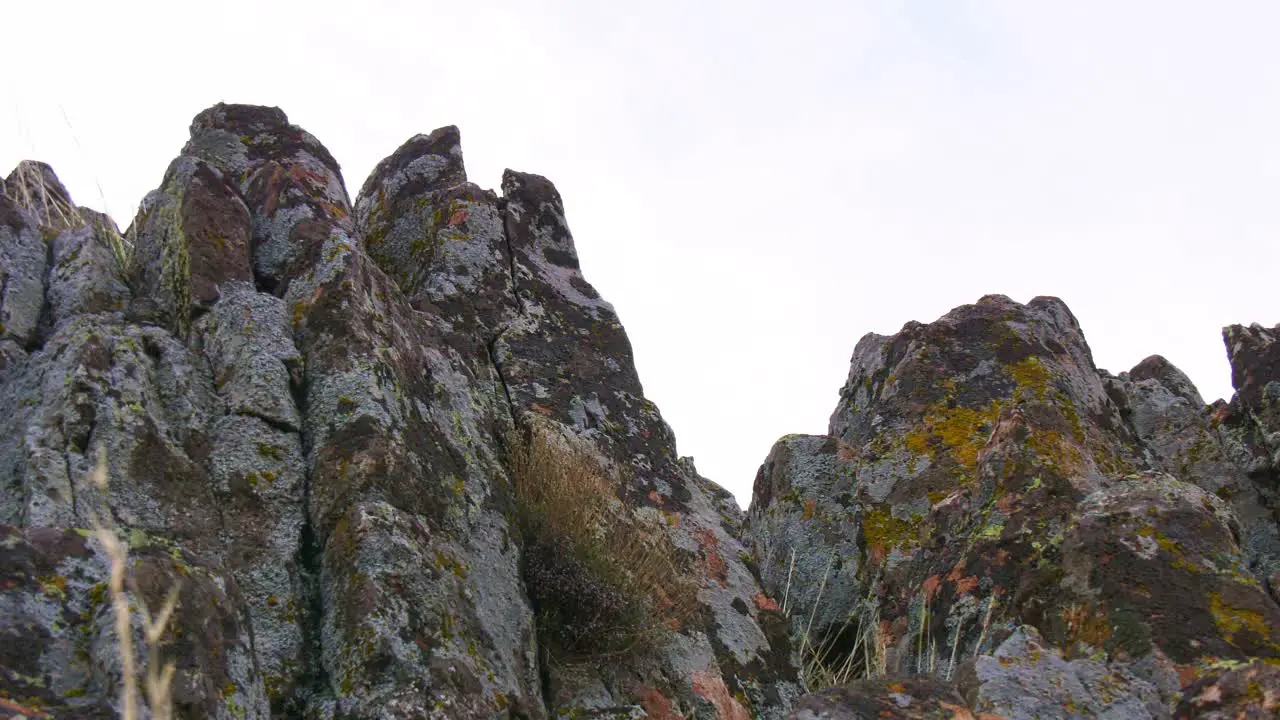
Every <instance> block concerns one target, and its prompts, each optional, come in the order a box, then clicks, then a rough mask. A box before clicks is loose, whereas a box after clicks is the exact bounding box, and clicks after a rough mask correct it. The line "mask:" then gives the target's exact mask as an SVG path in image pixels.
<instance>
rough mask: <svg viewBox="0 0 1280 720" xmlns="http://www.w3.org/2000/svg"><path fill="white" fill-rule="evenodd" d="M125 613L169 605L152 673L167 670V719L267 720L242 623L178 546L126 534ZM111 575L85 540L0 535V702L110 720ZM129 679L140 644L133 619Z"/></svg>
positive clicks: (113, 689)
mask: <svg viewBox="0 0 1280 720" xmlns="http://www.w3.org/2000/svg"><path fill="white" fill-rule="evenodd" d="M124 537H125V539H126V540H127V542H128V544H129V546H130V549H129V552H130V559H131V561H132V562H131V568H130V576H131V578H132V579H133V581H134V583H135V584H136V587H137V591H138V592H137V594H133V593H131V598H130V599H131V603H132V604H133V605H135V606H136V605H139V604H140V603H145V604H146V605H147V606H148V607H150V608H151V610H152V611H153V612H156V611H158V610H159V609H160V607H161V606H162V605H163V603H164V600H165V598H166V596H167V595H168V593H169V592H170V590H171V589H173V588H177V590H178V604H177V608H176V611H175V612H174V614H173V616H172V618H171V619H170V622H169V624H168V626H167V627H168V631H167V632H166V633H165V634H164V636H163V642H164V646H163V648H162V651H161V661H162V662H169V661H172V662H173V663H174V664H175V675H174V680H173V683H172V687H173V699H174V710H175V713H176V715H175V716H176V717H189V718H196V717H201V718H205V717H207V718H221V719H225V720H232V719H233V718H234V719H236V720H240V719H242V718H267V717H269V714H268V710H267V703H266V694H265V693H264V692H263V687H262V682H261V679H260V678H259V676H258V672H257V668H256V663H255V658H254V647H253V644H252V635H251V633H250V631H249V627H248V622H247V612H246V610H245V607H244V604H243V602H242V601H241V599H240V597H239V594H238V592H237V589H236V584H235V581H234V580H233V579H231V578H230V577H228V576H226V575H224V574H221V573H219V572H218V571H216V570H214V569H211V568H209V567H207V566H203V565H201V564H200V563H199V562H198V561H197V560H196V559H194V558H192V557H191V556H190V555H189V554H188V553H186V552H184V551H183V550H182V549H181V547H180V546H178V545H174V544H171V543H168V542H165V541H163V540H160V539H157V538H154V537H151V536H149V535H146V534H144V533H141V532H137V531H133V532H129V533H127V534H126V535H125V536H124ZM109 567H110V566H109V564H108V560H107V557H106V554H105V553H104V552H103V551H102V549H101V545H100V544H99V542H98V540H97V539H95V538H93V537H92V533H91V532H90V531H88V530H69V529H57V528H45V527H27V528H18V527H12V526H5V525H0V638H2V639H3V642H2V643H0V648H2V649H0V697H3V698H10V699H14V700H17V701H18V702H19V703H21V704H22V705H24V706H26V707H29V708H33V709H36V710H39V711H43V712H45V713H50V714H51V715H52V716H53V717H59V718H61V717H75V718H104V720H105V718H113V717H117V715H118V698H119V687H120V682H121V677H122V672H123V670H122V664H121V658H120V655H119V644H118V641H117V638H116V636H115V616H114V609H113V607H112V604H111V598H110V593H109V592H108V575H109ZM132 634H133V640H132V642H133V647H134V649H135V652H136V656H137V657H136V660H135V663H136V665H137V667H139V668H143V667H145V666H146V662H147V661H146V657H147V656H146V647H147V646H146V642H145V638H144V637H143V633H142V626H141V621H140V618H139V616H138V615H137V614H136V613H135V614H134V617H133V633H132Z"/></svg>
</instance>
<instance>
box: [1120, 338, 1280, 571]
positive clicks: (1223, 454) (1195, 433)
mask: <svg viewBox="0 0 1280 720" xmlns="http://www.w3.org/2000/svg"><path fill="white" fill-rule="evenodd" d="M1104 382H1105V383H1106V386H1107V391H1108V393H1109V394H1110V395H1111V396H1112V397H1113V398H1114V399H1116V400H1117V402H1118V403H1119V404H1120V406H1121V413H1122V415H1123V416H1124V417H1125V419H1126V420H1127V421H1128V422H1129V424H1130V425H1131V427H1132V428H1133V430H1134V434H1135V435H1136V436H1137V438H1138V441H1139V443H1140V445H1141V447H1142V450H1143V452H1144V455H1145V457H1146V461H1147V464H1148V465H1149V466H1150V467H1152V468H1153V469H1155V470H1159V471H1161V472H1165V473H1168V474H1170V475H1172V476H1174V477H1177V478H1179V479H1181V480H1184V481H1186V482H1190V483H1194V484H1195V485H1197V486H1199V487H1201V488H1203V489H1204V490H1206V491H1207V492H1210V493H1213V494H1214V495H1216V496H1218V497H1220V498H1222V499H1224V500H1226V501H1227V503H1228V504H1229V505H1230V506H1231V508H1232V511H1233V512H1234V514H1235V516H1236V518H1237V519H1238V520H1239V522H1240V537H1239V543H1240V545H1241V549H1242V550H1243V551H1244V554H1245V559H1246V562H1247V563H1248V566H1249V569H1250V571H1251V572H1252V573H1253V574H1254V575H1255V576H1256V577H1257V578H1258V579H1259V580H1260V581H1262V582H1264V583H1267V582H1269V578H1270V577H1272V576H1273V575H1274V574H1275V573H1277V572H1280V524H1277V522H1276V514H1275V512H1274V511H1273V510H1272V509H1271V508H1270V507H1268V502H1267V498H1266V494H1265V492H1264V491H1260V488H1259V486H1258V484H1256V483H1255V482H1254V481H1253V480H1252V479H1251V478H1250V477H1249V475H1248V474H1247V473H1246V472H1245V470H1244V469H1243V468H1241V467H1240V466H1239V465H1237V464H1236V462H1233V460H1232V456H1231V453H1230V451H1229V449H1228V446H1227V445H1226V444H1225V443H1224V436H1225V437H1229V434H1228V433H1227V430H1226V429H1225V428H1224V427H1223V425H1222V420H1221V419H1220V418H1218V417H1215V416H1214V415H1213V414H1211V413H1210V410H1209V408H1208V407H1206V406H1205V405H1204V402H1203V401H1202V400H1201V399H1200V394H1199V393H1198V392H1196V390H1195V387H1194V386H1193V385H1192V384H1191V381H1190V380H1189V379H1188V378H1187V376H1186V375H1184V374H1183V373H1182V372H1181V371H1180V370H1178V369H1177V368H1176V367H1174V366H1173V365H1172V364H1171V363H1169V362H1168V361H1167V360H1165V359H1164V358H1162V357H1160V356H1158V355H1153V356H1151V357H1149V358H1147V359H1146V360H1143V361H1142V362H1141V363H1139V364H1138V365H1137V366H1136V367H1135V368H1134V369H1133V370H1130V371H1129V372H1128V373H1127V374H1126V373H1121V374H1120V376H1119V377H1110V376H1106V377H1104ZM1273 592H1274V590H1273Z"/></svg>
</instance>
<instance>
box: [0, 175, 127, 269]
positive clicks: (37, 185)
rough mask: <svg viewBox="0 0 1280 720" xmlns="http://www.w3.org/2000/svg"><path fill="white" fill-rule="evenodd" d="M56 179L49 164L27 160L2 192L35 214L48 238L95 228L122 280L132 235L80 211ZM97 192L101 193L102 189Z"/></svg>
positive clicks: (103, 219) (97, 217) (106, 220)
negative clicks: (64, 231) (67, 231)
mask: <svg viewBox="0 0 1280 720" xmlns="http://www.w3.org/2000/svg"><path fill="white" fill-rule="evenodd" d="M53 178H54V175H53V170H52V169H51V168H49V166H48V165H45V164H44V163H40V162H33V161H30V160H24V161H23V162H21V163H19V164H18V167H17V168H15V169H14V172H13V173H12V174H11V176H10V178H9V179H8V180H7V181H4V182H0V191H3V193H4V194H5V195H6V196H8V197H10V198H12V199H13V200H14V201H15V202H17V203H18V204H19V205H22V206H23V207H26V208H28V209H30V210H31V211H32V212H33V213H35V215H36V223H37V224H38V225H39V228H40V230H41V232H43V233H45V234H46V235H49V234H52V235H56V234H58V233H60V232H62V231H63V230H74V229H79V228H83V227H87V226H90V225H91V226H93V231H94V234H95V235H96V236H97V237H98V238H99V239H100V240H102V241H103V242H105V243H106V244H107V246H108V247H109V248H110V249H111V256H112V258H113V259H114V260H115V270H116V272H117V274H118V275H120V277H121V278H122V279H123V278H124V274H125V272H126V269H127V268H128V267H129V261H130V258H131V257H132V255H133V246H134V242H133V238H132V237H131V233H130V232H129V231H126V232H124V233H121V232H120V229H119V228H118V227H117V226H116V224H115V223H114V222H112V221H111V220H110V219H108V218H106V217H104V216H101V215H99V214H97V213H93V212H89V213H86V212H85V211H84V210H82V209H80V208H79V207H78V206H76V205H75V204H74V203H72V202H71V199H70V198H69V197H67V196H66V195H65V194H64V193H63V192H61V191H60V190H59V189H58V188H57V186H55V185H54V184H53ZM98 191H99V193H101V192H102V189H101V188H99V189H98ZM105 202H106V198H105V197H104V198H103V203H104V204H105ZM131 229H132V228H131Z"/></svg>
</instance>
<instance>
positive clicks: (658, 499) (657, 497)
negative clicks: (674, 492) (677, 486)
mask: <svg viewBox="0 0 1280 720" xmlns="http://www.w3.org/2000/svg"><path fill="white" fill-rule="evenodd" d="M649 502H652V503H653V504H655V505H662V504H663V503H665V502H666V498H664V497H662V493H660V492H658V491H657V490H650V491H649Z"/></svg>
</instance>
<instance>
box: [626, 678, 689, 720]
mask: <svg viewBox="0 0 1280 720" xmlns="http://www.w3.org/2000/svg"><path fill="white" fill-rule="evenodd" d="M631 692H632V693H634V694H635V696H636V699H638V700H639V701H640V707H642V708H644V711H645V713H646V714H647V715H648V716H649V717H651V718H653V719H654V720H684V716H683V715H681V714H680V713H678V712H676V710H675V708H674V707H672V706H671V701H670V700H668V699H667V696H666V695H663V694H662V693H660V692H658V691H657V690H655V689H653V688H651V687H646V686H644V685H641V686H639V687H636V688H634V689H632V691H631Z"/></svg>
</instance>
